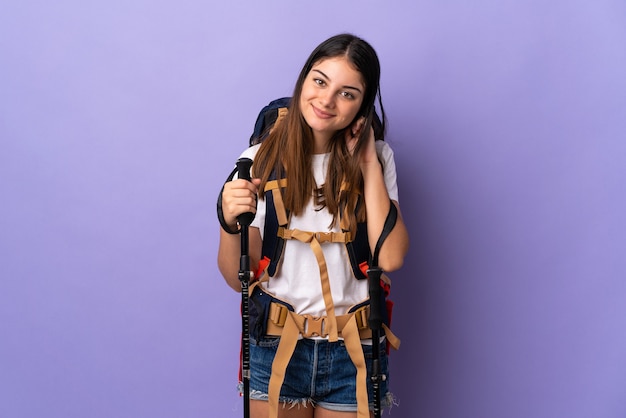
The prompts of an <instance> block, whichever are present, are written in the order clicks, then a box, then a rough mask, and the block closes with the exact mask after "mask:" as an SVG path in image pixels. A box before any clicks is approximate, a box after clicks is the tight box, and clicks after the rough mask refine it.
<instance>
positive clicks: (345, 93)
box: [340, 91, 354, 100]
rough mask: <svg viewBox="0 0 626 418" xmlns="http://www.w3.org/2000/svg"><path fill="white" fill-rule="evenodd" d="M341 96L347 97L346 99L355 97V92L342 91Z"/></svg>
mask: <svg viewBox="0 0 626 418" xmlns="http://www.w3.org/2000/svg"><path fill="white" fill-rule="evenodd" d="M340 94H341V97H343V98H345V99H350V100H352V99H354V94H352V93H350V92H349V91H342V92H341V93H340Z"/></svg>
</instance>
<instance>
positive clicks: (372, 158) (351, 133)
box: [346, 117, 378, 164]
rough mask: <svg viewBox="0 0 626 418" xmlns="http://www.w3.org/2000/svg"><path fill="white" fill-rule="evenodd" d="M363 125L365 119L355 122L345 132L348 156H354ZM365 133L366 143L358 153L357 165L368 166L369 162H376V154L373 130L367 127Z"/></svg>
mask: <svg viewBox="0 0 626 418" xmlns="http://www.w3.org/2000/svg"><path fill="white" fill-rule="evenodd" d="M364 123H365V118H364V117H361V118H359V120H357V121H356V122H355V123H354V124H353V125H352V126H351V127H350V129H348V130H347V131H346V145H347V147H348V151H349V152H350V155H353V154H354V150H355V148H356V144H357V143H358V141H359V138H360V137H361V133H362V132H361V131H362V129H364V127H363V125H364ZM367 129H368V132H367V137H366V138H365V139H364V141H366V143H365V144H364V146H363V147H362V148H361V150H360V151H359V164H368V163H370V162H377V161H378V155H377V154H376V144H375V138H374V128H372V127H371V126H369V127H368V128H367Z"/></svg>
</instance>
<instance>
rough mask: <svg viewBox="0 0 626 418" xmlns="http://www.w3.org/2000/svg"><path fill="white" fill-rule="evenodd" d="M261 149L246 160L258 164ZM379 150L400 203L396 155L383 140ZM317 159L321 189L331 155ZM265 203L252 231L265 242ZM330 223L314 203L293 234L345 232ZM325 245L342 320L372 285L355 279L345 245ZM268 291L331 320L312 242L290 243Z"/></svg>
mask: <svg viewBox="0 0 626 418" xmlns="http://www.w3.org/2000/svg"><path fill="white" fill-rule="evenodd" d="M259 147H260V144H259V145H255V146H253V147H250V148H248V149H247V150H246V151H244V152H243V153H242V155H241V157H247V158H250V159H253V160H254V156H255V155H256V153H257V151H258V149H259ZM376 150H377V152H378V156H379V158H380V160H381V161H382V164H383V167H384V179H385V184H386V186H387V192H388V193H389V197H390V198H391V199H392V200H395V201H398V185H397V179H396V165H395V161H394V158H393V151H392V149H391V147H390V146H389V145H388V144H387V143H386V142H384V141H376ZM312 158H313V160H312V169H313V176H314V178H315V182H316V183H317V185H318V187H319V186H321V185H322V184H324V178H325V175H326V171H327V170H326V169H327V166H328V159H329V154H315V155H313V157H312ZM265 203H266V201H265V199H263V200H261V199H259V201H258V205H257V213H256V216H255V218H254V221H253V222H252V224H251V226H252V227H256V228H259V230H260V231H261V237H263V228H264V226H265ZM331 221H332V215H331V214H330V213H329V212H328V210H327V209H326V208H324V209H322V210H319V208H315V207H314V203H313V199H310V200H309V202H308V203H307V205H306V207H305V209H304V212H303V213H302V214H301V215H300V216H292V217H291V221H290V223H289V229H299V230H301V231H310V232H330V231H333V232H338V231H340V228H339V226H338V225H335V226H334V227H333V228H332V229H329V228H328V226H329V225H330V223H331ZM321 246H322V250H323V252H324V258H325V259H326V264H327V268H328V275H329V280H330V287H331V293H332V298H333V303H334V305H335V314H336V315H343V314H345V313H346V312H347V311H348V309H349V308H350V307H352V306H353V305H355V304H357V303H359V302H362V301H363V300H365V299H367V297H368V284H367V280H357V279H356V278H355V277H354V274H353V273H352V267H351V265H350V260H349V258H348V254H347V251H346V246H345V244H343V243H323V244H321ZM263 286H264V287H265V289H266V290H267V291H268V292H269V293H271V294H273V295H274V296H276V297H277V298H279V299H281V300H284V301H286V302H289V303H290V304H291V305H292V306H293V307H294V310H295V312H296V313H299V314H310V315H313V316H325V315H326V307H325V305H324V298H323V295H322V285H321V280H320V273H319V265H318V263H317V260H316V258H315V255H314V254H313V250H312V249H311V247H310V245H309V244H308V243H303V242H300V241H297V240H295V239H291V240H286V241H285V247H284V250H283V259H282V263H281V264H280V266H279V269H278V271H277V272H276V275H275V276H274V277H272V278H270V280H269V281H268V282H264V283H263Z"/></svg>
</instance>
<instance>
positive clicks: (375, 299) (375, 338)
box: [367, 266, 385, 418]
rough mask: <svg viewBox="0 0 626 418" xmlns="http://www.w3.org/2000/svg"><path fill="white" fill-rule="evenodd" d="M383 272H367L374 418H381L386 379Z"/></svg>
mask: <svg viewBox="0 0 626 418" xmlns="http://www.w3.org/2000/svg"><path fill="white" fill-rule="evenodd" d="M382 272H383V271H382V270H381V269H380V268H378V267H375V266H374V267H372V268H370V269H368V270H367V276H368V280H369V294H370V315H369V319H368V321H367V322H368V325H369V327H370V329H371V330H372V375H371V377H370V378H371V380H372V388H373V390H374V417H375V418H380V416H381V410H380V383H381V381H382V380H384V379H385V376H383V375H382V374H381V372H380V330H381V327H382V323H383V320H382V317H381V305H380V299H381V293H380V276H381V274H382Z"/></svg>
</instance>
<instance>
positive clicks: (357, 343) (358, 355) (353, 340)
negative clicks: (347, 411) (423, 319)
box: [268, 305, 370, 418]
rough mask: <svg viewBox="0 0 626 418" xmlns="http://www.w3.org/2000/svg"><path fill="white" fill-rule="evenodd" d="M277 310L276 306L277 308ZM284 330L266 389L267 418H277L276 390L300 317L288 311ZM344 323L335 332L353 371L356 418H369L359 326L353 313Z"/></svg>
mask: <svg viewBox="0 0 626 418" xmlns="http://www.w3.org/2000/svg"><path fill="white" fill-rule="evenodd" d="M277 306H278V305H277ZM285 311H286V312H287V316H286V317H285V321H284V326H283V327H282V331H281V334H280V342H279V343H278V348H277V349H276V356H275V357H274V361H273V363H272V375H271V376H270V381H269V389H268V398H269V399H268V402H269V412H270V413H269V417H270V418H277V417H278V403H279V402H278V400H279V396H280V388H281V387H282V385H283V382H284V380H285V372H286V370H287V365H288V364H289V361H290V360H291V356H292V355H293V352H294V351H295V348H296V344H297V342H298V336H299V334H300V333H301V330H300V329H301V327H300V326H298V322H301V321H299V320H300V319H301V318H302V316H301V315H298V314H296V313H294V312H292V311H289V310H285ZM346 316H349V318H348V320H347V321H346V322H345V324H343V328H342V329H341V330H339V331H340V332H341V335H342V337H343V340H344V344H345V346H346V350H347V351H348V355H349V356H350V359H351V360H352V363H354V366H355V367H356V400H357V417H358V418H369V416H370V414H369V403H368V395H367V367H366V365H365V356H364V355H363V348H362V347H361V336H360V334H359V325H358V321H357V318H358V316H357V315H356V314H355V313H352V314H349V315H346Z"/></svg>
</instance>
